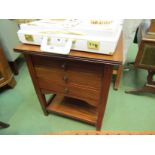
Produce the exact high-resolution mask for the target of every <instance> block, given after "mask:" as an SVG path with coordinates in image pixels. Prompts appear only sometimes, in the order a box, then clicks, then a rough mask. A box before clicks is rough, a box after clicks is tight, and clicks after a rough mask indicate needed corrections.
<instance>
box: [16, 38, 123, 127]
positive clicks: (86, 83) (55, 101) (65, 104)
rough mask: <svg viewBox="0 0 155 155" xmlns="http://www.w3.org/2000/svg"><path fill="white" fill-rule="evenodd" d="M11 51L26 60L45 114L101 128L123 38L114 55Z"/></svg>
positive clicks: (22, 47) (30, 49)
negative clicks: (47, 96)
mask: <svg viewBox="0 0 155 155" xmlns="http://www.w3.org/2000/svg"><path fill="white" fill-rule="evenodd" d="M14 50H15V51H16V52H21V53H23V54H24V56H25V58H26V62H27V65H28V68H29V72H30V75H31V78H32V81H33V84H34V87H35V90H36V93H37V95H38V98H39V101H40V104H41V106H42V109H43V111H44V114H45V115H48V113H50V112H52V113H56V114H59V115H63V116H67V117H70V118H74V119H77V120H80V121H83V122H86V123H89V124H91V125H95V126H96V128H97V130H100V129H101V125H102V119H103V115H104V111H105V107H106V103H107V98H108V92H109V87H110V83H111V77H112V72H113V66H119V65H122V59H123V54H122V52H123V38H122V35H121V37H120V39H119V42H118V45H117V49H116V51H115V53H114V55H113V56H108V55H100V54H95V53H88V52H81V51H73V50H72V51H71V52H70V53H69V55H60V54H52V53H48V52H42V51H40V47H39V46H34V45H25V44H22V45H19V46H17V47H16V48H15V49H14ZM48 93H53V94H54V95H53V96H52V98H51V99H50V100H46V98H45V95H46V94H48Z"/></svg>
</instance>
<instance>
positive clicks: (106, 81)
mask: <svg viewBox="0 0 155 155" xmlns="http://www.w3.org/2000/svg"><path fill="white" fill-rule="evenodd" d="M112 71H113V67H112V66H110V65H105V67H104V72H103V80H102V90H101V97H100V101H99V106H98V117H97V123H96V130H101V126H102V120H103V116H104V112H105V108H106V103H107V99H108V93H109V88H110V83H111V78H112Z"/></svg>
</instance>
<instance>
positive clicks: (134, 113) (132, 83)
mask: <svg viewBox="0 0 155 155" xmlns="http://www.w3.org/2000/svg"><path fill="white" fill-rule="evenodd" d="M136 51H137V46H136V45H134V44H132V45H131V47H130V50H129V56H128V61H133V60H134V59H135V56H136ZM146 76H147V72H146V71H145V70H140V69H133V70H130V71H124V72H123V76H122V80H121V84H120V87H119V90H118V91H115V90H113V85H112V84H111V88H110V92H109V98H108V102H107V107H106V112H105V116H104V120H103V125H102V130H113V131H117V130H118V131H154V130H155V119H154V114H155V94H141V95H131V94H125V93H124V91H125V90H127V89H130V88H134V87H135V88H137V87H142V86H143V85H144V83H145V81H146ZM15 78H16V81H17V85H16V87H15V88H14V89H3V90H1V91H0V121H4V122H7V123H9V124H10V127H9V128H7V129H0V134H1V135H4V134H7V135H10V134H13V135H19V134H20V135H21V134H30V135H34V134H35V135H36V134H48V133H49V132H61V131H75V130H76V131H77V130H95V127H94V126H91V125H87V124H85V123H82V122H78V121H75V120H72V119H68V118H64V117H61V116H57V115H54V114H50V115H49V116H44V114H43V112H42V110H41V107H40V104H39V101H38V99H37V96H36V94H35V91H34V88H33V85H32V81H31V78H30V75H29V73H28V69H27V66H26V63H25V62H23V63H21V65H20V70H19V75H18V76H15Z"/></svg>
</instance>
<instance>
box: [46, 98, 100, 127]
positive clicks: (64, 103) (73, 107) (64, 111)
mask: <svg viewBox="0 0 155 155" xmlns="http://www.w3.org/2000/svg"><path fill="white" fill-rule="evenodd" d="M47 111H48V112H54V113H56V114H59V115H62V116H67V117H69V118H73V119H77V120H80V121H84V122H86V123H89V124H92V125H96V121H97V108H96V107H93V106H90V105H88V104H87V103H86V102H84V101H81V100H78V99H74V98H69V97H65V96H63V95H56V96H55V97H54V98H53V100H52V101H51V103H50V104H49V106H48V107H47Z"/></svg>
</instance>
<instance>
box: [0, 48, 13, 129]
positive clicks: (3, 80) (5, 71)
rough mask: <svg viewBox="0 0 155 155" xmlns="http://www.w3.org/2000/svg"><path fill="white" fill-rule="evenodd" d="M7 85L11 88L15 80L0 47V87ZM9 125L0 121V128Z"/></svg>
mask: <svg viewBox="0 0 155 155" xmlns="http://www.w3.org/2000/svg"><path fill="white" fill-rule="evenodd" d="M5 85H8V86H9V87H11V88H13V87H14V86H15V85H16V81H15V79H14V77H13V73H12V72H11V69H10V67H9V64H8V62H7V60H6V57H5V55H4V53H3V50H2V49H1V48H0V87H3V86H5ZM7 127H9V124H6V123H4V122H0V129H2V128H7Z"/></svg>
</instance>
